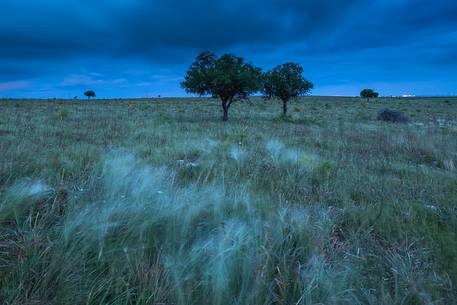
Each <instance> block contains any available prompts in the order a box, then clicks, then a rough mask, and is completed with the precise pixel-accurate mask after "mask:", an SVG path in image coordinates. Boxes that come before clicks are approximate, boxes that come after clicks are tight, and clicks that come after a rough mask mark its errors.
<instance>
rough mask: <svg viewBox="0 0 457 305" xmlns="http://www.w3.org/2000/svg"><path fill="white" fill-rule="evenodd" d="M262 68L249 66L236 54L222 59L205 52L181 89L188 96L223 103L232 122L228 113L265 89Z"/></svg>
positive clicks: (191, 69) (224, 109)
mask: <svg viewBox="0 0 457 305" xmlns="http://www.w3.org/2000/svg"><path fill="white" fill-rule="evenodd" d="M261 75H262V71H261V69H260V68H257V67H255V66H253V65H252V64H251V63H246V62H245V61H244V59H243V58H241V57H237V56H235V55H232V54H224V55H222V56H220V57H218V56H217V55H215V54H214V53H212V52H202V53H201V54H200V55H198V56H197V58H196V59H195V61H194V62H193V63H192V65H191V66H190V67H189V69H188V71H187V74H186V76H185V79H184V81H183V82H182V83H181V86H182V87H183V88H184V89H185V90H186V92H187V93H194V94H199V95H201V96H203V95H211V96H213V97H217V98H219V99H220V100H221V102H222V109H223V112H224V115H223V120H224V121H227V120H228V110H229V108H230V106H231V104H232V103H233V102H234V101H235V100H237V99H244V98H247V97H248V96H249V95H251V94H252V93H254V92H257V91H259V90H260V89H261V85H262V82H261Z"/></svg>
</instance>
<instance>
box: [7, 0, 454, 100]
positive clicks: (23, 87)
mask: <svg viewBox="0 0 457 305" xmlns="http://www.w3.org/2000/svg"><path fill="white" fill-rule="evenodd" d="M0 41H1V46H0V97H40V98H47V97H63V98H69V97H73V96H80V97H81V96H82V92H83V91H84V90H86V89H93V90H95V91H96V92H97V95H98V96H99V97H152V96H157V95H159V94H160V95H162V96H182V95H185V93H184V91H183V90H182V89H181V88H180V86H179V83H180V81H181V80H182V78H183V76H184V74H185V71H186V69H187V67H188V66H189V65H190V63H191V62H192V60H193V59H194V58H195V56H196V55H197V54H198V53H199V52H200V51H202V50H210V51H214V52H216V53H218V54H221V53H224V52H230V53H235V54H236V55H240V56H243V57H245V58H246V59H247V60H248V61H252V62H253V63H254V64H256V65H258V66H261V67H262V68H264V69H269V68H271V67H273V66H274V65H276V64H279V63H283V62H289V61H294V62H298V63H300V64H302V65H303V66H304V68H305V75H306V77H307V78H309V79H310V80H311V81H313V82H314V83H315V85H316V88H315V89H314V90H313V94H315V95H356V94H358V92H360V89H362V88H364V87H373V88H375V89H377V90H378V91H380V92H381V93H382V94H383V95H403V94H414V95H457V1H455V0H434V1H430V0H225V1H222V0H79V1H77V0H65V1H63V0H0Z"/></svg>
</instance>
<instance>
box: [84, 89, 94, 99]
mask: <svg viewBox="0 0 457 305" xmlns="http://www.w3.org/2000/svg"><path fill="white" fill-rule="evenodd" d="M84 95H85V96H87V98H91V97H93V98H95V96H96V95H95V91H93V90H87V91H86V92H84Z"/></svg>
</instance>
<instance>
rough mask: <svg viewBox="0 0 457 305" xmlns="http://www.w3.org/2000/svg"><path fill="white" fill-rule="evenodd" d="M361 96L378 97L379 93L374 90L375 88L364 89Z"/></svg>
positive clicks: (367, 97)
mask: <svg viewBox="0 0 457 305" xmlns="http://www.w3.org/2000/svg"><path fill="white" fill-rule="evenodd" d="M360 96H361V97H363V98H366V99H367V100H369V99H370V98H377V97H378V96H379V93H378V92H376V91H374V90H373V89H363V90H362V91H361V92H360Z"/></svg>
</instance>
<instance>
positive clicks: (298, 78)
mask: <svg viewBox="0 0 457 305" xmlns="http://www.w3.org/2000/svg"><path fill="white" fill-rule="evenodd" d="M313 87H314V85H313V83H312V82H310V81H308V80H306V79H305V78H304V77H303V67H302V66H300V65H299V64H296V63H285V64H282V65H279V66H276V67H275V68H273V69H272V70H271V71H269V72H267V73H265V74H264V76H263V93H264V94H265V95H266V96H267V97H268V98H272V97H276V98H279V99H280V100H281V101H282V102H283V114H284V115H286V114H287V102H288V101H289V100H290V99H293V98H296V97H298V96H301V95H304V94H306V93H308V92H309V91H310V90H311V89H312V88H313Z"/></svg>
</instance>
